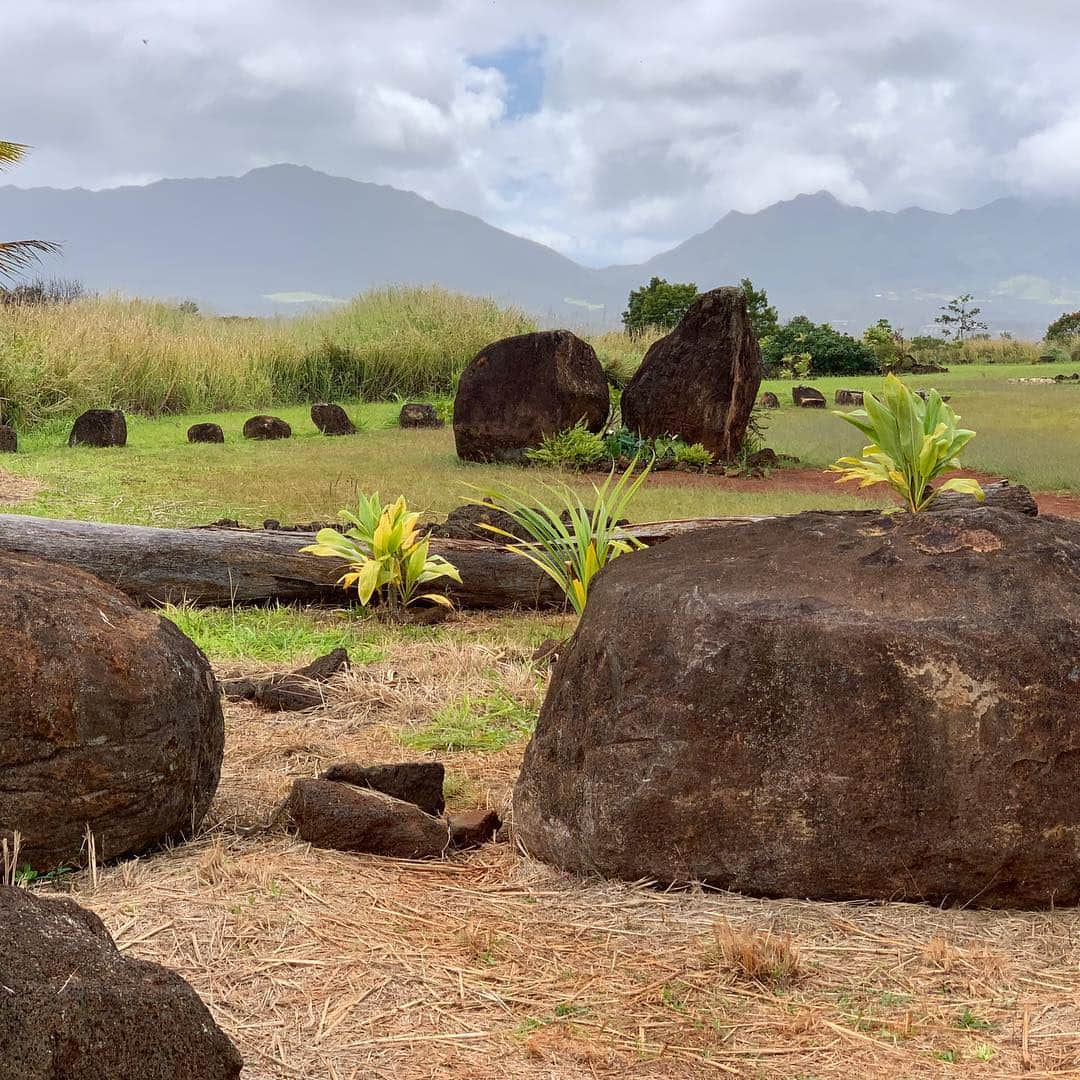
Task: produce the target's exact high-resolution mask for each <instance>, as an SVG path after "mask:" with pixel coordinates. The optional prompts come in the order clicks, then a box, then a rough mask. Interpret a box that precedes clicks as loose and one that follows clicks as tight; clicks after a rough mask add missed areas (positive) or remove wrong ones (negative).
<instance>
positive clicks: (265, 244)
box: [0, 165, 591, 312]
mask: <svg viewBox="0 0 1080 1080" xmlns="http://www.w3.org/2000/svg"><path fill="white" fill-rule="evenodd" d="M15 234H18V235H19V236H20V237H21V236H41V237H46V236H47V237H49V238H52V239H54V240H56V241H58V242H60V243H62V244H63V245H64V252H63V257H62V258H60V259H50V260H49V261H48V263H47V264H46V265H45V267H44V269H45V271H46V272H49V273H56V274H60V275H63V276H65V277H72V278H78V279H79V280H81V281H83V282H84V283H85V284H86V285H87V286H89V287H91V288H94V289H99V290H106V289H119V290H122V291H124V292H128V293H133V294H139V295H149V296H161V297H170V298H186V297H191V298H194V299H196V300H198V301H200V302H201V303H203V304H205V305H207V306H211V307H214V308H217V309H218V310H227V311H240V312H251V311H264V310H268V308H269V307H271V306H272V304H271V303H270V302H268V301H267V300H266V299H265V297H267V296H268V295H272V294H276V293H292V292H306V293H315V294H320V295H324V296H330V297H337V298H341V299H345V298H348V297H350V296H352V295H354V294H355V293H357V292H359V291H361V290H363V289H365V288H368V287H370V286H374V285H381V284H387V283H417V284H432V283H438V284H441V285H444V286H446V287H447V288H450V289H456V290H460V291H462V292H469V293H477V294H483V295H491V296H495V297H497V298H499V299H500V300H505V301H510V302H516V303H520V304H524V305H526V306H527V307H529V308H530V309H532V310H540V311H543V310H546V309H547V308H548V307H549V306H550V305H551V304H552V303H553V302H559V303H560V306H561V300H562V297H563V296H565V295H571V294H573V293H574V291H575V290H576V292H578V293H580V292H582V291H583V289H585V288H587V285H586V282H587V281H588V279H589V277H590V276H591V275H590V272H589V271H587V270H585V269H583V268H582V267H579V266H577V264H575V263H573V262H572V261H571V260H569V259H567V258H564V257H563V256H562V255H559V254H558V253H556V252H554V251H552V250H551V249H550V248H546V247H544V246H543V245H541V244H537V243H534V242H532V241H530V240H524V239H522V238H520V237H517V236H513V235H511V234H510V233H507V232H503V231H502V230H500V229H496V228H494V227H492V226H491V225H488V224H486V223H485V222H483V221H481V220H480V219H479V218H476V217H472V216H470V215H469V214H464V213H461V212H459V211H456V210H444V209H443V208H442V207H439V206H436V205H435V204H434V203H432V202H429V201H427V200H426V199H422V198H421V197H420V196H418V195H415V194H412V193H411V192H404V191H398V190H396V189H394V188H391V187H385V186H380V185H376V184H364V183H358V182H356V181H353V180H346V179H341V178H338V177H331V176H327V175H326V174H324V173H320V172H316V171H315V170H313V169H308V168H304V167H300V166H293V165H276V166H271V167H268V168H263V169H255V170H253V171H252V172H249V173H247V174H246V175H244V176H242V177H223V178H218V179H212V180H163V181H160V182H158V183H154V184H149V185H147V186H145V187H125V188H114V189H110V190H105V191H96V192H90V191H84V190H57V189H51V188H38V189H25V190H24V189H18V188H14V187H5V188H0V235H10V236H14V235H15Z"/></svg>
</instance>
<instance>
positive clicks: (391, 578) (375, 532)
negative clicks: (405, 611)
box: [300, 492, 461, 611]
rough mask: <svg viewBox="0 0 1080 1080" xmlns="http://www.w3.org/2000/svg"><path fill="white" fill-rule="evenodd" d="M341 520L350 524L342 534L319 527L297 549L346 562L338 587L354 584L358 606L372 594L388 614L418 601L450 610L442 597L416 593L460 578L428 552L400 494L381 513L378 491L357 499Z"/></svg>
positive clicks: (367, 601) (414, 520) (438, 558)
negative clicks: (432, 584) (354, 507)
mask: <svg viewBox="0 0 1080 1080" xmlns="http://www.w3.org/2000/svg"><path fill="white" fill-rule="evenodd" d="M341 516H342V517H343V518H345V520H346V521H348V522H351V523H352V528H351V529H349V530H348V531H347V532H344V533H339V532H338V531H337V530H336V529H320V530H319V532H318V533H317V534H316V537H315V543H314V544H309V545H308V546H307V547H303V548H301V549H300V550H301V551H305V552H310V553H311V554H312V555H324V556H326V557H328V558H335V559H342V560H344V561H345V562H346V563H348V565H349V570H348V572H346V573H345V574H343V575H342V576H341V578H340V579H339V581H338V584H339V585H341V587H342V588H344V589H349V588H351V587H354V586H355V588H356V592H357V596H358V597H359V599H360V604H361V606H363V607H366V606H367V605H368V604H369V603H370V602H371V599H372V597H373V596H375V595H376V594H378V595H380V596H381V597H382V598H383V599H385V600H386V602H387V604H388V606H389V607H390V609H391V611H396V610H398V609H402V608H407V607H408V606H409V605H410V604H412V603H414V602H415V601H417V600H430V601H432V603H435V604H441V605H442V606H443V607H452V606H453V605H452V604H451V602H450V600H449V598H448V597H446V596H443V594H442V593H420V594H418V593H417V589H418V588H419V587H420V586H421V585H426V584H427V583H428V582H430V581H435V580H437V579H438V578H442V577H448V578H450V579H451V580H452V581H458V582H460V581H461V575H460V574H459V573H458V572H457V568H456V567H455V566H453V565H452V564H451V563H449V562H447V560H446V559H444V558H443V557H442V556H441V555H430V554H429V553H428V539H427V537H426V536H424V537H421V535H420V533H419V531H418V530H417V528H416V523H417V521H418V520H419V518H420V515H419V514H417V513H410V512H409V511H408V508H407V507H406V505H405V498H404V496H400V497H399V498H398V500H397V502H395V503H393V504H392V505H390V506H388V507H386V508H385V509H383V505H382V502H381V501H380V499H379V493H378V492H375V494H374V495H372V496H371V497H370V498H369V497H367V496H365V495H361V496H360V500H359V507H358V510H357V512H356V513H355V514H353V513H350V512H349V511H348V510H342V511H341Z"/></svg>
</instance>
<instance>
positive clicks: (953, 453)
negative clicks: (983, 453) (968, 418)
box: [829, 375, 985, 514]
mask: <svg viewBox="0 0 1080 1080" xmlns="http://www.w3.org/2000/svg"><path fill="white" fill-rule="evenodd" d="M863 402H864V405H865V406H866V407H865V409H857V410H856V411H855V412H848V413H845V412H836V413H835V414H834V415H836V416H839V417H840V418H841V419H843V420H846V421H847V422H848V423H849V424H852V425H853V426H854V427H857V428H858V429H859V430H860V431H861V432H862V433H863V434H864V435H866V436H868V437H869V438H870V439H872V440H873V441H872V442H871V443H870V445H869V446H864V447H863V450H862V457H861V458H856V457H842V458H840V459H839V460H837V461H836V462H834V463H833V464H832V465H830V466H829V470H830V472H837V473H840V477H839V479H838V480H837V481H836V482H837V483H838V484H844V483H847V482H848V481H850V480H858V481H859V487H869V486H870V485H871V484H882V483H884V484H888V485H889V486H890V487H891V488H892V489H893V490H894V491H896V492H897V493H898V494H899V495H900V497H901V498H902V499H903V500H904V503H905V505H906V506H907V508H908V510H910V511H911V512H912V513H913V514H914V513H917V512H918V511H920V510H925V509H926V507H927V506H929V505H930V503H931V502H933V500H934V499H935V498H936V497H937V496H938V495H940V494H941V492H943V491H959V492H963V493H965V494H967V495H974V496H975V498H976V499H978V500H979V501H980V502H982V500H983V499H984V498H985V496H984V494H983V489H982V487H981V486H980V484H979V482H978V481H977V480H971V479H967V478H963V477H954V478H953V479H951V480H946V481H945V482H944V483H943V484H939V485H938V486H937V487H936V488H934V487H931V482H932V481H933V480H935V479H937V477H938V476H940V475H941V474H942V473H943V472H946V471H947V470H949V469H958V468H960V460H959V457H958V455H959V453H960V451H961V450H963V448H964V447H965V446H967V444H968V443H969V442H971V440H972V439H973V438H975V432H974V431H969V430H968V429H966V428H960V427H957V421H958V420H959V419H960V417H959V416H957V415H956V413H955V412H953V410H952V409H951V408H949V406H948V405H946V404H945V402H943V401H942V400H941V395H940V394H938V392H937V391H936V390H931V391H930V393H929V394H928V395H927V400H926V401H923V399H922V398H921V397H919V395H918V394H913V393H912V392H911V390H909V389H908V387H906V386H905V385H904V384H903V383H902V382H901V381H900V380H899V379H898V378H897V377H896V376H895V375H889V376H887V377H886V379H885V389H884V393H883V394H882V396H881V400H880V401H879V400H878V399H877V398H876V397H874V395H873V394H870V393H867V394H866V395H865V396H864V399H863Z"/></svg>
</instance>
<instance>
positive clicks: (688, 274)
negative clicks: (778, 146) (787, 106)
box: [0, 165, 1080, 336]
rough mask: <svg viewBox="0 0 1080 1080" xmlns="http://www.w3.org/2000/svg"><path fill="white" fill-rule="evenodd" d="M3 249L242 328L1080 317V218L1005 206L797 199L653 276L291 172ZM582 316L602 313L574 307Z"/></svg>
mask: <svg viewBox="0 0 1080 1080" xmlns="http://www.w3.org/2000/svg"><path fill="white" fill-rule="evenodd" d="M0 236H5V237H11V238H22V237H27V236H33V237H40V238H42V239H48V240H56V241H59V242H61V243H63V244H64V253H63V256H62V257H60V258H54V259H50V260H48V262H47V263H46V264H45V265H44V266H43V273H46V274H54V275H59V276H64V277H71V278H77V279H79V280H81V281H83V282H84V283H85V284H86V285H87V286H88V287H90V288H92V289H96V290H100V291H106V290H111V289H117V290H121V291H123V292H127V293H130V294H138V295H144V296H157V297H165V298H172V299H184V298H191V299H195V300H197V301H199V303H200V304H202V305H203V306H204V307H207V308H212V309H216V310H218V311H226V312H238V313H266V312H269V311H274V310H281V311H295V310H297V305H295V304H293V305H286V304H282V303H279V302H275V301H274V300H272V299H268V297H273V296H275V295H276V294H289V293H310V294H316V295H319V296H326V297H336V298H339V299H345V298H348V297H349V296H352V295H354V294H355V293H357V292H360V291H361V290H363V289H366V288H370V287H372V286H377V285H383V284H394V283H405V284H420V285H426V284H433V283H438V284H440V285H443V286H445V287H446V288H449V289H455V290H460V291H462V292H468V293H474V294H478V295H485V296H492V297H495V298H496V299H498V300H500V301H504V302H511V303H516V304H519V305H521V306H523V307H525V308H527V309H528V310H530V311H533V312H534V313H536V314H537V315H538V316H539V317H540V318H541V320H542V321H543V322H545V323H552V322H554V323H561V324H563V325H570V326H577V325H583V324H586V323H590V322H591V323H592V324H593V325H595V324H596V323H597V322H598V321H599V320H600V319H602V318H604V317H605V316H606V319H607V321H608V322H609V323H617V322H618V318H619V314H620V312H621V311H622V310H623V308H624V307H625V305H626V297H627V293H628V292H629V291H630V289H632V288H636V287H637V286H639V285H641V284H643V283H644V282H647V281H648V280H649V278H650V277H652V276H653V275H654V274H655V275H659V276H661V277H666V278H667V279H668V280H671V281H694V282H696V283H697V285H698V287H699V288H701V289H708V288H713V287H715V286H717V285H725V284H732V283H734V282H737V281H738V280H739V279H740V278H743V277H750V278H752V279H753V281H754V282H755V283H756V284H757V285H759V286H763V287H764V288H766V289H767V290H768V293H769V297H770V299H771V300H772V302H773V303H775V304H777V305H778V307H779V308H780V310H781V314H782V315H786V316H790V315H793V314H798V313H800V312H803V313H806V314H808V315H810V316H811V317H812V318H814V319H815V320H816V321H831V322H833V323H835V324H836V325H838V326H843V327H847V328H849V329H851V330H853V331H855V332H858V331H861V330H862V328H863V327H865V326H867V325H868V324H870V323H872V322H874V321H875V320H877V319H879V318H882V317H886V318H889V319H891V320H892V321H893V322H894V323H895V324H897V325H900V326H903V327H905V328H906V329H907V331H908V332H909V333H918V332H920V330H926V329H928V328H932V326H933V317H934V315H935V314H936V313H937V310H938V308H939V307H940V306H941V304H942V303H944V302H945V301H946V300H948V299H949V298H951V297H953V296H956V295H957V294H959V293H962V292H971V293H974V294H975V296H976V298H977V302H978V303H979V304H980V305H981V306H982V308H983V313H984V317H985V318H986V319H987V320H988V321H989V322H990V323H991V325H992V327H993V328H994V329H995V330H997V329H1011V330H1014V331H1016V332H1018V333H1022V334H1025V335H1027V336H1038V335H1039V334H1040V333H1041V332H1042V330H1043V329H1044V328H1045V327H1046V325H1047V323H1048V322H1049V321H1050V320H1051V319H1053V318H1055V317H1056V316H1057V315H1059V314H1060V313H1061V312H1062V311H1064V310H1067V309H1075V308H1080V243H1078V241H1080V203H1063V202H1059V203H1050V204H1038V203H1032V202H1025V201H1023V200H1020V199H1000V200H998V201H996V202H993V203H990V204H988V205H986V206H983V207H980V208H978V209H975V210H961V211H958V212H956V213H952V214H943V213H935V212H932V211H927V210H922V209H919V208H916V207H913V208H910V209H907V210H902V211H899V212H897V213H889V212H884V211H872V210H864V209H861V208H859V207H853V206H847V205H844V204H843V203H840V202H839V201H837V200H836V199H835V198H834V197H833V196H832V195H830V194H828V193H827V192H818V193H817V194H815V195H800V196H798V197H796V198H794V199H790V200H788V201H786V202H780V203H776V204H774V205H773V206H769V207H766V208H765V209H764V210H761V211H759V212H758V213H755V214H744V213H738V212H734V211H733V212H731V213H729V214H726V215H725V216H724V217H723V218H721V219H720V220H719V221H718V222H717V223H716V224H715V225H714V226H712V227H711V228H709V229H707V230H705V231H704V232H702V233H699V234H698V235H696V236H692V237H690V238H689V239H688V240H686V241H685V242H683V243H681V244H679V245H678V246H677V247H675V248H672V249H671V250H670V251H666V252H663V253H661V254H659V255H656V256H655V257H654V258H652V259H649V260H648V261H647V262H645V263H643V264H641V265H639V266H613V267H608V268H606V269H602V270H595V269H589V268H586V267H583V266H579V265H578V264H577V263H575V262H573V261H572V260H570V259H568V258H565V257H564V256H562V255H560V254H558V253H557V252H555V251H553V250H551V249H550V248H547V247H545V246H544V245H542V244H538V243H534V242H533V241H530V240H525V239H523V238H521V237H518V236H514V235H512V234H511V233H508V232H505V231H503V230H501V229H497V228H495V227H493V226H491V225H488V224H486V223H485V222H483V221H481V220H480V219H479V218H477V217H473V216H471V215H469V214H465V213H461V212H460V211H456V210H447V209H444V208H442V207H440V206H437V205H435V204H434V203H432V202H430V201H428V200H426V199H423V198H421V197H420V196H419V195H415V194H413V193H410V192H405V191H399V190H397V189H395V188H392V187H387V186H381V185H376V184H367V183H361V182H358V181H354V180H347V179H343V178H340V177H332V176H327V175H326V174H325V173H320V172H317V171H315V170H314V169H309V168H306V167H302V166H295V165H275V166H270V167H267V168H261V169H255V170H253V171H251V172H249V173H247V174H246V175H244V176H241V177H221V178H217V179H205V180H163V181H159V182H157V183H154V184H149V185H147V186H145V187H125V188H115V189H111V190H106V191H96V192H91V191H85V190H80V189H74V190H58V189H52V188H30V189H20V188H16V187H11V186H8V187H2V188H0ZM567 298H574V299H576V300H580V301H585V302H587V303H588V304H590V305H594V306H595V308H594V310H589V309H587V308H585V307H581V306H576V305H571V304H568V303H567V302H566V300H567Z"/></svg>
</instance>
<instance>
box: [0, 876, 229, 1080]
mask: <svg viewBox="0 0 1080 1080" xmlns="http://www.w3.org/2000/svg"><path fill="white" fill-rule="evenodd" d="M0 938H2V939H3V942H4V949H3V951H2V952H0V985H2V987H3V990H2V991H0V1047H2V1048H3V1058H2V1059H0V1076H2V1077H11V1078H15V1077H18V1078H19V1080H105V1078H108V1080H147V1078H148V1077H154V1078H155V1080H194V1078H196V1077H197V1078H198V1080H234V1078H235V1077H238V1076H239V1075H240V1070H241V1068H242V1067H243V1060H242V1059H241V1057H240V1054H239V1053H238V1052H237V1050H236V1047H234V1046H233V1044H232V1043H231V1042H230V1041H229V1039H228V1037H227V1036H226V1035H225V1033H224V1032H223V1031H222V1030H221V1029H220V1028H219V1027H218V1026H217V1024H216V1023H214V1019H213V1017H212V1016H211V1015H210V1013H209V1011H208V1010H207V1008H206V1006H205V1005H204V1004H203V1003H202V1001H201V1000H200V999H199V996H198V994H196V993H195V991H194V990H192V989H191V987H190V986H188V984H187V983H186V982H184V980H183V979H182V978H180V976H179V975H177V974H176V973H175V972H172V971H169V970H168V969H167V968H164V967H161V966H160V965H159V964H152V963H149V962H148V961H145V960H134V959H131V958H129V957H126V956H124V955H123V954H122V953H121V952H119V951H118V950H117V948H116V946H115V945H114V944H113V940H112V938H111V937H110V936H109V932H108V931H107V930H106V929H105V926H104V924H103V923H102V922H101V920H100V919H99V918H98V917H97V916H96V915H95V914H93V912H90V911H87V910H86V909H85V908H81V907H79V905H78V904H76V903H75V902H74V901H73V900H69V899H66V898H56V899H45V898H43V897H40V896H36V895H34V894H32V893H30V892H27V891H26V890H25V889H16V888H12V887H10V886H0Z"/></svg>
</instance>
